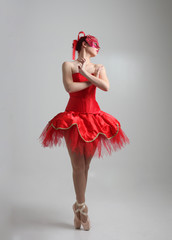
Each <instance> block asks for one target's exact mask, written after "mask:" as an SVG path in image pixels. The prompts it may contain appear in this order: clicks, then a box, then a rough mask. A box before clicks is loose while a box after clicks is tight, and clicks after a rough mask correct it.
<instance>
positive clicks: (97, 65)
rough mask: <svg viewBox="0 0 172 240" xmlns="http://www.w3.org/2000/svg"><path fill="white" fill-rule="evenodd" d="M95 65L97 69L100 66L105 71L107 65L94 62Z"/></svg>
mask: <svg viewBox="0 0 172 240" xmlns="http://www.w3.org/2000/svg"><path fill="white" fill-rule="evenodd" d="M94 67H95V71H96V70H98V69H99V68H100V67H101V69H102V70H104V71H105V66H104V65H103V64H94Z"/></svg>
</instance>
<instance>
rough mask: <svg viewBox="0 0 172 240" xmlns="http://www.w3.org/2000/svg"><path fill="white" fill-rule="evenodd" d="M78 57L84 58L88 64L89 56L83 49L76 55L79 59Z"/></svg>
mask: <svg viewBox="0 0 172 240" xmlns="http://www.w3.org/2000/svg"><path fill="white" fill-rule="evenodd" d="M79 57H83V58H85V59H86V63H87V64H88V63H90V55H89V54H88V53H86V52H85V51H84V49H82V50H81V51H80V53H79V54H78V58H79Z"/></svg>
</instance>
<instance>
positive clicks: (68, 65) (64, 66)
mask: <svg viewBox="0 0 172 240" xmlns="http://www.w3.org/2000/svg"><path fill="white" fill-rule="evenodd" d="M71 66H72V62H69V61H65V62H63V63H62V67H63V68H68V67H71Z"/></svg>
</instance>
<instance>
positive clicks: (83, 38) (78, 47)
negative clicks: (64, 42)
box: [76, 36, 87, 52]
mask: <svg viewBox="0 0 172 240" xmlns="http://www.w3.org/2000/svg"><path fill="white" fill-rule="evenodd" d="M86 38H87V36H84V37H81V38H80V39H79V40H78V42H77V44H76V51H78V52H80V51H81V47H82V42H84V41H85V39H86Z"/></svg>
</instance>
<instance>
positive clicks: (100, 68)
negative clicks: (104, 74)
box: [95, 65, 103, 77]
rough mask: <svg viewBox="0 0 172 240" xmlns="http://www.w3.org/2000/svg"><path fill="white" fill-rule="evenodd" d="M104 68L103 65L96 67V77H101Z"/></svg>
mask: <svg viewBox="0 0 172 240" xmlns="http://www.w3.org/2000/svg"><path fill="white" fill-rule="evenodd" d="M102 68H103V65H101V66H99V67H98V68H97V69H96V74H95V76H96V77H99V74H100V72H101V70H102Z"/></svg>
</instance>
